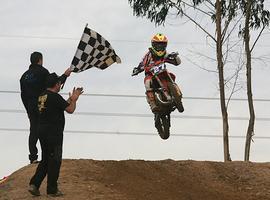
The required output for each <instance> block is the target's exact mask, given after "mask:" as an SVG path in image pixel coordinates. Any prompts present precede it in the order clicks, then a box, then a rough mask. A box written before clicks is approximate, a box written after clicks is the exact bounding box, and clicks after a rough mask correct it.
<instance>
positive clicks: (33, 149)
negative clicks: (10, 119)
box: [28, 111, 38, 161]
mask: <svg viewBox="0 0 270 200" xmlns="http://www.w3.org/2000/svg"><path fill="white" fill-rule="evenodd" d="M28 118H29V121H30V134H29V138H28V147H29V152H30V154H29V160H30V161H34V160H37V159H38V149H37V141H38V130H37V129H38V113H37V112H35V111H32V112H29V113H28Z"/></svg>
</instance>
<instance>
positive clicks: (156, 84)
mask: <svg viewBox="0 0 270 200" xmlns="http://www.w3.org/2000/svg"><path fill="white" fill-rule="evenodd" d="M135 69H136V68H134V70H133V73H132V76H135V75H137V74H138V73H140V71H136V70H135ZM149 73H151V76H152V89H153V91H154V95H155V101H156V104H157V106H158V107H159V109H158V110H159V111H158V112H157V113H155V117H154V120H155V127H156V129H157V131H158V134H159V136H160V137H161V138H162V139H164V140H166V139H168V138H169V136H170V126H171V120H170V119H171V118H170V114H171V112H173V111H174V110H175V109H177V110H178V111H179V112H183V111H184V107H183V104H182V93H181V90H180V89H179V87H178V86H177V84H176V83H175V82H174V79H173V78H172V76H171V74H170V73H169V72H168V70H167V69H166V65H165V63H161V64H160V65H158V66H155V67H152V68H151V70H150V71H149Z"/></svg>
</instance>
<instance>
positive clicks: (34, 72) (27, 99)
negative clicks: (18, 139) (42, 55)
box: [20, 64, 67, 114]
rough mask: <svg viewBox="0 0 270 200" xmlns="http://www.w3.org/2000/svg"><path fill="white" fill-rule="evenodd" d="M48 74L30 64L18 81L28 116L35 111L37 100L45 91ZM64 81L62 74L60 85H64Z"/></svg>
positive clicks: (64, 77) (42, 68) (39, 67)
mask: <svg viewBox="0 0 270 200" xmlns="http://www.w3.org/2000/svg"><path fill="white" fill-rule="evenodd" d="M49 74H50V73H49V71H48V70H47V69H46V68H44V67H43V66H41V65H38V64H31V65H30V66H29V69H28V70H27V71H26V72H25V73H24V74H23V75H22V77H21V79H20V86H21V99H22V102H23V105H24V107H25V109H26V111H27V113H28V114H29V113H30V112H33V111H34V112H36V111H37V99H38V96H39V95H40V94H41V93H42V92H43V91H44V90H45V89H46V78H47V76H48V75H49ZM66 79H67V76H66V75H65V74H63V75H62V76H61V78H60V80H61V83H64V82H65V81H66Z"/></svg>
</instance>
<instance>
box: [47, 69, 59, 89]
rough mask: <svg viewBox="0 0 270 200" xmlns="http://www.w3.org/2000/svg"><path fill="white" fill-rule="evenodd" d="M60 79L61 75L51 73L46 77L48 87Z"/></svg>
mask: <svg viewBox="0 0 270 200" xmlns="http://www.w3.org/2000/svg"><path fill="white" fill-rule="evenodd" d="M59 81H60V77H59V76H58V75H57V74H56V73H55V72H54V73H51V74H49V75H48V76H47V79H46V87H47V88H52V87H53V86H55V84H56V83H58V82H59Z"/></svg>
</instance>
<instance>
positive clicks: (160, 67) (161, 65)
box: [152, 63, 165, 74]
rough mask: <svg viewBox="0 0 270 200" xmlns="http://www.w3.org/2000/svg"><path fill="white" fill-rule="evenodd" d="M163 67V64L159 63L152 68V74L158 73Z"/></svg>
mask: <svg viewBox="0 0 270 200" xmlns="http://www.w3.org/2000/svg"><path fill="white" fill-rule="evenodd" d="M163 69H165V64H164V63H161V64H159V65H158V66H155V67H153V68H152V70H153V73H154V74H158V73H159V72H160V71H161V70H163Z"/></svg>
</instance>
